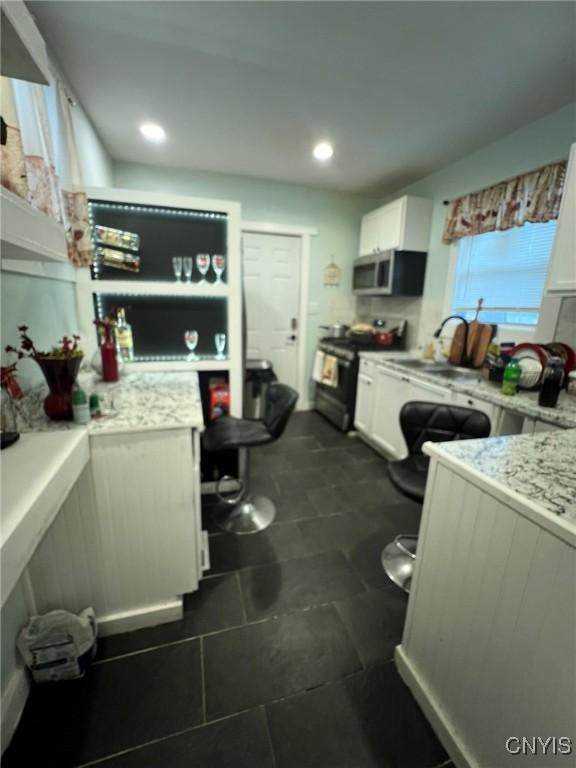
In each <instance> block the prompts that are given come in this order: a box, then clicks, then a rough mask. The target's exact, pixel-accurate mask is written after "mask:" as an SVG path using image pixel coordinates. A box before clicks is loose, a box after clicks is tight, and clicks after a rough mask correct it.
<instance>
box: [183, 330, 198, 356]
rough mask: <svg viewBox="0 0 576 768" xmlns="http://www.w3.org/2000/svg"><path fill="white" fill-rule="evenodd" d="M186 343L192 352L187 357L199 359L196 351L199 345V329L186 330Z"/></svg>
mask: <svg viewBox="0 0 576 768" xmlns="http://www.w3.org/2000/svg"><path fill="white" fill-rule="evenodd" d="M184 343H185V344H186V346H187V347H188V349H189V350H190V354H189V355H188V357H187V358H186V359H187V360H188V361H190V360H198V355H197V354H196V353H195V352H194V350H195V349H196V347H197V346H198V331H184Z"/></svg>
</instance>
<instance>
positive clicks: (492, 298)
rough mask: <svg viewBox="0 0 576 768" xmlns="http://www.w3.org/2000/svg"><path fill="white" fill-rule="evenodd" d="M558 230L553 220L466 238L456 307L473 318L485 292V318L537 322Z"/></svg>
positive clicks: (460, 256) (458, 267)
mask: <svg viewBox="0 0 576 768" xmlns="http://www.w3.org/2000/svg"><path fill="white" fill-rule="evenodd" d="M555 231H556V221H549V222H547V223H545V224H524V226H522V227H514V228H513V229H508V230H506V231H504V232H486V233H484V234H481V235H473V236H472V237H464V238H462V239H461V240H460V241H459V242H458V243H457V245H456V247H457V248H458V257H457V264H456V276H455V281H454V293H453V295H452V312H453V313H454V314H459V315H462V317H465V318H466V319H467V320H471V319H473V318H474V314H475V312H476V306H477V304H478V299H479V298H480V297H482V298H483V299H484V305H483V309H482V315H481V319H482V320H483V321H484V322H488V323H499V324H510V325H526V326H535V325H536V324H537V322H538V311H539V309H540V303H541V301H542V294H543V291H544V284H545V282H546V273H547V270H548V260H549V258H550V253H551V251H552V242H553V240H554V233H555Z"/></svg>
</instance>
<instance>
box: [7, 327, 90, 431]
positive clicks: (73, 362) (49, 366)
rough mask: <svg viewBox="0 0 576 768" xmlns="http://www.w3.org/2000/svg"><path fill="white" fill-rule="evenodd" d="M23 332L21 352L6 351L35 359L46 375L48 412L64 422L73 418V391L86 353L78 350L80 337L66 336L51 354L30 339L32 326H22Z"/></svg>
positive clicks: (20, 356) (51, 417) (14, 350)
mask: <svg viewBox="0 0 576 768" xmlns="http://www.w3.org/2000/svg"><path fill="white" fill-rule="evenodd" d="M18 330H19V331H20V349H16V348H15V347H11V346H7V347H6V352H13V353H15V354H16V355H18V359H19V360H21V359H22V358H23V357H29V358H32V360H34V361H35V362H36V363H37V364H38V365H39V366H40V370H41V371H42V373H43V374H44V378H45V379H46V383H47V384H48V389H49V390H50V392H49V394H48V396H47V397H46V398H45V400H44V412H45V413H46V415H47V416H48V417H49V418H50V419H54V420H56V421H62V420H66V419H72V388H73V387H74V382H75V381H76V376H77V375H78V370H79V368H80V363H81V362H82V358H83V356H84V353H83V352H82V350H81V349H80V348H79V347H78V341H79V339H80V337H79V336H76V335H73V336H72V338H69V337H68V336H64V337H63V338H62V339H61V340H60V341H59V342H58V346H56V347H52V349H51V350H50V351H49V352H41V351H39V350H38V349H36V347H35V346H34V342H33V341H32V339H31V338H30V337H29V336H28V326H27V325H20V326H18Z"/></svg>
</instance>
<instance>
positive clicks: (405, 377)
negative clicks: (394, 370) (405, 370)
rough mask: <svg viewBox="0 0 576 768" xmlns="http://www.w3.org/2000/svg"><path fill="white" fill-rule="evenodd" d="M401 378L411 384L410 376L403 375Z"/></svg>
mask: <svg viewBox="0 0 576 768" xmlns="http://www.w3.org/2000/svg"><path fill="white" fill-rule="evenodd" d="M401 378H402V381H406V382H408V384H410V379H409V378H408V376H402V377H401Z"/></svg>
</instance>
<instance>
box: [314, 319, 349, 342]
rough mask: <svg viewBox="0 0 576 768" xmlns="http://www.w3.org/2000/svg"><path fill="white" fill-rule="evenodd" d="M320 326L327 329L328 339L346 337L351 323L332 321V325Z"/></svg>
mask: <svg viewBox="0 0 576 768" xmlns="http://www.w3.org/2000/svg"><path fill="white" fill-rule="evenodd" d="M319 328H322V330H324V331H327V333H326V338H328V339H344V338H346V334H347V333H348V331H349V330H350V326H349V325H344V324H343V323H332V325H320V326H319Z"/></svg>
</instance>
